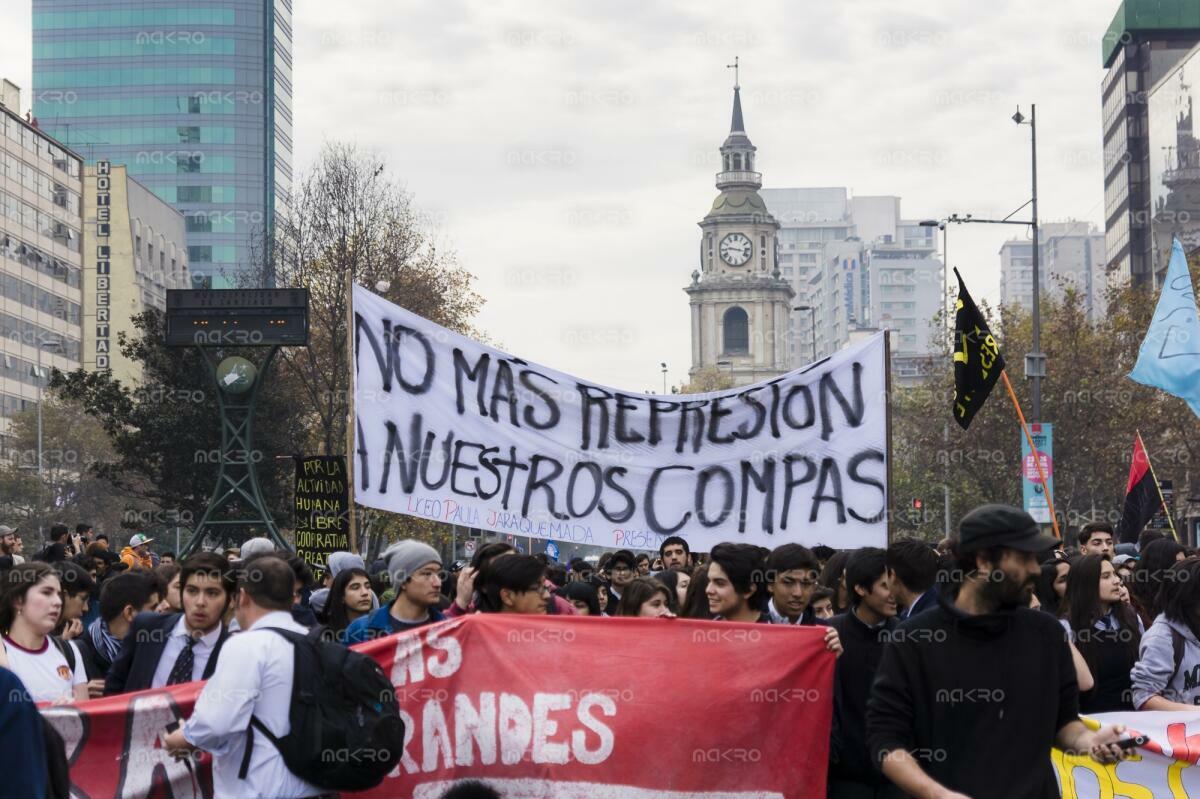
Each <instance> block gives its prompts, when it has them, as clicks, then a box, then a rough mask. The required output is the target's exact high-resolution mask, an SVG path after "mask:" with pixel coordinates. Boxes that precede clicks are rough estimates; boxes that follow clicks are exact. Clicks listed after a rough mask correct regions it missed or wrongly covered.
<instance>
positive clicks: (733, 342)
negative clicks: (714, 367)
mask: <svg viewBox="0 0 1200 799" xmlns="http://www.w3.org/2000/svg"><path fill="white" fill-rule="evenodd" d="M724 328H725V346H724V348H723V351H724V354H725V355H749V354H750V317H749V316H747V315H746V312H745V310H743V309H742V308H738V307H737V306H734V307H733V308H730V309H729V310H727V311H726V312H725V316H724Z"/></svg>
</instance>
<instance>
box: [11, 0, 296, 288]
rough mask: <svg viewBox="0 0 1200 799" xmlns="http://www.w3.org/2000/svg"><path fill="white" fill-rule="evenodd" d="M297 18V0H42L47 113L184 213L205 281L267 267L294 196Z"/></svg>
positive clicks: (222, 281) (96, 155) (40, 104)
mask: <svg viewBox="0 0 1200 799" xmlns="http://www.w3.org/2000/svg"><path fill="white" fill-rule="evenodd" d="M291 23H292V2H291V0H205V2H204V3H194V4H191V5H188V4H179V3H158V4H153V3H149V4H148V3H145V2H137V1H135V0H33V88H34V102H33V113H34V117H35V118H36V119H37V120H38V122H39V124H40V125H41V127H42V129H43V130H45V131H47V132H48V133H50V134H51V135H53V136H55V137H57V138H59V139H60V140H62V141H64V142H66V143H67V144H68V145H69V146H71V147H72V148H74V149H75V150H77V151H78V152H80V153H83V155H84V156H85V158H86V160H87V162H88V163H95V162H96V161H108V162H109V163H110V164H112V165H114V166H117V165H124V166H125V167H126V168H127V170H128V175H129V176H131V177H134V178H136V179H137V180H138V181H139V182H141V183H143V184H144V185H146V186H148V187H149V188H150V190H151V191H153V192H154V193H155V194H156V195H157V196H158V197H159V198H161V199H163V200H165V201H166V202H168V203H170V204H172V205H174V206H175V207H176V208H178V209H179V210H180V211H182V212H183V214H184V216H185V223H186V227H187V236H188V244H187V246H188V261H189V263H190V265H191V274H192V277H193V280H194V282H195V284H196V285H197V286H210V287H213V288H220V287H222V286H228V285H230V284H231V283H233V282H236V281H237V280H238V278H237V275H238V274H239V273H244V272H245V271H246V270H252V269H257V268H258V267H259V266H261V263H262V254H263V253H264V252H265V251H266V250H267V249H268V247H269V245H270V244H271V243H272V239H273V231H274V229H275V219H276V216H282V215H284V214H286V213H287V208H288V206H289V204H290V202H291V190H292V146H293V145H292V111H291V107H292V58H291V49H292V45H291V42H292V28H291ZM263 279H264V281H265V282H268V283H270V282H271V281H272V280H273V278H272V276H271V275H270V274H267V275H265V276H264V277H263Z"/></svg>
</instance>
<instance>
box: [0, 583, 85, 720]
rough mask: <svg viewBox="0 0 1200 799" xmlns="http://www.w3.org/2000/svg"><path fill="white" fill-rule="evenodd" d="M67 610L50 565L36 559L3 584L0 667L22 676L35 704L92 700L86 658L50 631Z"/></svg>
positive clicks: (0, 619)
mask: <svg viewBox="0 0 1200 799" xmlns="http://www.w3.org/2000/svg"><path fill="white" fill-rule="evenodd" d="M62 609H63V601H62V586H61V585H60V584H59V580H58V575H57V574H56V573H55V572H54V570H53V569H51V568H50V566H49V565H48V564H45V563H41V562H38V561H33V562H30V563H25V564H22V565H20V566H17V567H16V568H14V569H12V570H10V571H8V572H7V573H6V574H5V579H4V584H3V587H0V634H2V636H3V637H2V638H0V666H3V667H5V668H8V669H10V670H11V671H12V672H13V673H14V674H16V675H17V676H18V677H20V678H21V682H23V683H25V687H26V688H27V689H29V695H30V696H31V697H32V698H33V701H35V702H51V703H53V704H56V705H58V704H69V703H71V702H82V701H84V700H85V699H87V698H88V687H87V682H88V679H87V672H86V671H85V670H84V667H83V658H82V656H81V655H80V654H79V651H78V650H75V649H74V645H73V644H72V643H70V642H69V641H68V642H63V641H60V640H58V639H54V638H53V637H52V635H51V633H52V632H53V630H54V627H55V625H56V624H58V618H59V616H61V615H62ZM72 660H74V662H75V666H74V668H72V667H71V665H70V664H71V661H72Z"/></svg>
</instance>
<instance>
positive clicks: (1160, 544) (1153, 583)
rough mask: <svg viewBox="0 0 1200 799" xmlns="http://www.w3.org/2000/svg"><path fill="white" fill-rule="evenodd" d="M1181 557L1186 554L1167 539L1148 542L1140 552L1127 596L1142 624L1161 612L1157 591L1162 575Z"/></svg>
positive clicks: (1181, 548)
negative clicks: (1129, 597)
mask: <svg viewBox="0 0 1200 799" xmlns="http://www.w3.org/2000/svg"><path fill="white" fill-rule="evenodd" d="M1185 557H1187V551H1186V550H1185V549H1184V548H1183V546H1182V545H1181V544H1179V543H1178V542H1176V541H1172V540H1171V539H1169V538H1160V539H1158V540H1156V541H1151V542H1150V543H1149V544H1147V545H1146V548H1145V549H1144V550H1142V554H1141V557H1140V558H1139V559H1138V565H1137V568H1135V569H1134V570H1133V585H1131V586H1129V593H1130V594H1131V599H1132V603H1133V608H1134V610H1136V611H1137V614H1138V616H1139V617H1141V620H1142V624H1144V625H1146V626H1147V627H1148V626H1150V624H1152V623H1153V622H1154V619H1155V617H1156V616H1158V614H1159V613H1161V612H1162V606H1161V605H1160V604H1159V590H1160V588H1161V587H1162V584H1163V575H1165V574H1167V572H1168V571H1169V570H1170V569H1171V567H1172V566H1173V565H1174V564H1175V563H1176V562H1177V561H1181V560H1183V559H1184V558H1185Z"/></svg>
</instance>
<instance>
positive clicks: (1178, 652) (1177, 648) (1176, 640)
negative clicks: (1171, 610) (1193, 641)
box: [1167, 625, 1187, 685]
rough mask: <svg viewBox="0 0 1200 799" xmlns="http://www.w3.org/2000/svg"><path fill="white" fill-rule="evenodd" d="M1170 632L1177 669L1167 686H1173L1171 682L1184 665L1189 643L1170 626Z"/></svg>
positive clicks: (1172, 672) (1173, 671)
mask: <svg viewBox="0 0 1200 799" xmlns="http://www.w3.org/2000/svg"><path fill="white" fill-rule="evenodd" d="M1167 629H1168V630H1170V631H1171V649H1172V651H1173V653H1174V656H1175V668H1174V669H1173V670H1172V671H1171V677H1170V678H1169V679H1168V680H1167V684H1168V685H1170V684H1171V680H1173V679H1175V675H1176V674H1178V673H1179V667H1180V666H1182V665H1183V650H1184V647H1185V646H1186V644H1187V642H1186V641H1184V640H1183V633H1181V632H1179V631H1178V630H1176V629H1175V628H1174V627H1171V626H1169V625H1168V627H1167Z"/></svg>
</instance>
